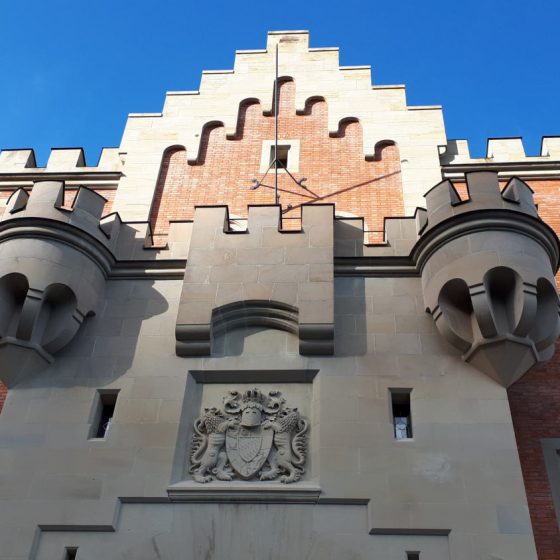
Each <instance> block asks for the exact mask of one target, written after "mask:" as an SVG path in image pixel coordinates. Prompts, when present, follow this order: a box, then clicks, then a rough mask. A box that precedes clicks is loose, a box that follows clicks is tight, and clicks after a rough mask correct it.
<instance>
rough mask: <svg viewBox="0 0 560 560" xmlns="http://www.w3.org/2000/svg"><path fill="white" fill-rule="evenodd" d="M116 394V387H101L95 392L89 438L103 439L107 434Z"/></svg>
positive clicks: (111, 419)
mask: <svg viewBox="0 0 560 560" xmlns="http://www.w3.org/2000/svg"><path fill="white" fill-rule="evenodd" d="M118 394H119V390H118V389H109V390H105V389H103V390H99V391H98V392H97V395H96V400H95V403H94V412H93V421H92V424H91V428H90V433H89V439H105V438H106V437H107V435H108V434H109V428H110V427H111V422H112V421H113V416H114V414H115V406H116V404H117V396H118Z"/></svg>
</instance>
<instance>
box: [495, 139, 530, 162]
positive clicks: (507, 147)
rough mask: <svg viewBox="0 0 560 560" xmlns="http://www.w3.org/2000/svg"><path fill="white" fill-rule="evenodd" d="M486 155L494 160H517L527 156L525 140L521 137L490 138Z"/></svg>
mask: <svg viewBox="0 0 560 560" xmlns="http://www.w3.org/2000/svg"><path fill="white" fill-rule="evenodd" d="M486 157H487V158H489V159H493V160H494V161H517V160H520V159H523V158H525V157H526V155H525V148H524V147H523V140H522V139H521V138H520V137H519V138H489V139H488V143H487V147H486Z"/></svg>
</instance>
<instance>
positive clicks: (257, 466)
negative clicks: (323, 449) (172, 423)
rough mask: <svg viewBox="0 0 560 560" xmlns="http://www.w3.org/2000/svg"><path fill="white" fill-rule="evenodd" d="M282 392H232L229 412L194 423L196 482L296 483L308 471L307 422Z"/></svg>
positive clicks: (212, 412)
mask: <svg viewBox="0 0 560 560" xmlns="http://www.w3.org/2000/svg"><path fill="white" fill-rule="evenodd" d="M284 404H285V399H284V397H282V395H281V393H280V392H279V391H270V392H269V393H268V395H265V394H263V393H261V392H260V391H259V390H258V389H251V390H249V391H245V393H243V394H241V393H240V392H238V391H229V393H228V394H227V395H226V396H225V397H224V399H223V410H220V409H218V408H215V407H213V408H205V409H204V413H203V414H202V415H201V416H200V417H199V418H198V419H197V420H196V421H195V423H194V427H193V429H194V433H193V438H192V444H191V452H190V468H189V472H190V473H192V477H193V480H194V481H195V482H201V483H205V482H211V481H212V480H214V479H217V480H224V481H228V480H233V479H235V478H241V479H243V480H250V479H254V478H258V479H260V480H275V479H279V481H280V482H283V483H286V484H287V483H290V482H297V481H298V480H300V478H301V475H302V474H303V473H304V472H305V468H304V465H305V459H306V455H307V429H308V422H307V420H306V419H305V418H304V417H303V416H302V415H301V414H300V413H299V411H298V409H297V408H288V407H286V406H284Z"/></svg>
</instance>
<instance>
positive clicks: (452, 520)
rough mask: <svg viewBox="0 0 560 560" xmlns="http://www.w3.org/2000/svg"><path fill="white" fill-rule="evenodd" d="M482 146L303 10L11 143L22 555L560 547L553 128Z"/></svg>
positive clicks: (4, 206)
mask: <svg viewBox="0 0 560 560" xmlns="http://www.w3.org/2000/svg"><path fill="white" fill-rule="evenodd" d="M276 45H278V47H279V57H280V76H282V78H281V81H282V85H281V88H280V112H279V119H278V122H279V124H280V128H281V131H280V132H281V134H280V140H281V141H284V142H285V144H289V148H287V147H285V148H284V149H283V150H282V152H283V153H282V160H283V161H286V165H287V167H288V169H291V170H294V181H292V180H291V178H290V177H289V176H288V175H287V174H286V173H284V172H279V173H278V183H277V185H275V183H274V171H272V173H270V174H269V175H268V177H267V178H265V179H261V175H259V174H258V170H259V169H260V168H262V167H263V165H264V167H266V165H267V163H266V162H268V161H269V159H268V158H269V157H270V154H269V150H270V145H271V140H272V139H273V137H274V121H275V119H274V118H270V116H271V115H268V116H263V114H262V113H263V112H270V109H271V108H272V100H273V94H272V92H273V86H274V58H275V57H274V55H275V46H276ZM244 101H245V102H247V107H243V111H244V112H243V113H242V114H240V103H243V102H244ZM315 101H317V104H314V102H315ZM251 103H252V105H251ZM257 104H258V105H257ZM312 105H313V108H312V110H310V109H311V106H312ZM238 122H239V125H240V128H239V130H236V127H237V124H238ZM218 127H219V128H218ZM210 129H212V131H210ZM335 129H336V130H335ZM329 130H331V131H332V132H333V134H334V132H336V134H334V135H335V136H336V137H334V138H330V137H329V136H328V134H329ZM207 133H209V136H208V135H207ZM202 140H204V144H201V141H202ZM235 142H238V143H237V144H235ZM201 145H202V146H204V149H203V150H202V151H200V146H201ZM199 151H200V154H199ZM201 155H203V156H204V157H199V156H201ZM489 155H490V156H491V157H487V158H486V157H485V158H480V159H471V156H470V153H469V147H468V143H467V141H465V140H455V141H451V140H450V141H448V142H446V140H445V133H444V128H443V120H442V115H441V108H440V107H439V106H420V107H407V104H406V96H405V89H404V86H376V85H371V69H370V67H369V66H361V67H357V66H356V67H340V61H339V51H338V49H320V48H309V34H308V32H307V31H295V32H272V33H270V34H269V36H268V39H267V49H266V50H256V51H238V52H237V54H236V60H235V65H234V70H233V71H232V70H228V71H210V72H204V74H203V77H202V84H201V90H200V92H169V93H168V95H167V97H166V100H165V106H164V110H163V113H162V114H159V113H150V114H131V115H130V116H129V120H128V123H127V127H126V130H125V133H124V137H123V140H122V144H121V146H120V147H118V148H106V149H104V150H103V151H102V153H101V156H100V158H99V162H98V165H97V166H86V160H85V156H84V154H83V151H82V150H81V149H79V148H70V149H62V150H53V152H52V154H51V158H50V159H49V163H48V164H47V166H46V167H44V168H37V167H36V162H35V160H34V156H33V151H32V150H17V151H11V152H10V151H4V152H1V153H0V201H1V202H0V380H1V381H3V382H4V384H5V385H7V386H8V387H9V390H7V389H6V388H5V385H2V384H1V383H0V409H2V406H3V409H2V416H1V417H0V463H1V464H2V475H1V477H0V478H1V481H0V482H1V484H0V543H2V544H1V545H0V560H12V559H13V558H18V559H23V558H30V559H33V560H51V559H52V558H62V557H63V556H65V555H66V556H68V557H70V556H73V555H74V551H75V552H76V554H75V556H76V558H84V559H85V558H106V559H107V560H115V559H117V558H140V557H142V558H144V557H146V558H148V557H150V558H151V557H152V556H153V554H152V552H153V551H155V554H156V556H158V557H161V558H166V559H169V558H180V557H188V558H200V557H207V558H213V559H215V560H223V559H225V558H228V559H232V560H238V559H241V558H249V557H258V558H270V560H284V559H285V558H314V559H315V558H317V559H318V558H321V559H323V558H325V559H327V558H331V557H332V558H335V557H336V558H340V559H347V558H352V559H355V560H365V559H369V558H373V557H375V558H391V559H395V560H404V559H405V558H412V557H414V558H417V557H418V555H419V557H420V558H422V559H424V558H426V559H428V558H430V559H431V560H459V559H460V560H480V559H482V558H484V559H486V558H494V557H496V558H497V557H500V558H502V557H504V558H505V557H507V558H508V559H509V560H536V559H537V557H538V554H537V552H536V550H535V540H536V542H537V548H539V549H540V550H539V552H542V550H545V555H544V556H543V559H544V558H545V557H546V555H547V554H548V555H551V554H552V556H554V557H556V556H557V554H556V552H557V551H560V538H558V536H557V533H558V527H557V523H556V517H555V516H554V512H555V511H556V512H560V505H559V504H560V499H559V500H556V498H557V496H555V490H554V488H556V487H558V488H560V483H558V484H556V482H558V481H556V482H554V477H555V476H557V474H558V472H557V471H558V468H557V467H558V464H557V463H558V460H557V459H558V457H557V452H556V451H557V450H558V447H560V439H559V438H557V437H556V436H557V435H558V434H557V432H558V430H559V429H560V422H558V421H557V420H555V417H554V416H555V415H554V414H551V411H554V410H556V409H557V408H558V406H559V402H560V400H559V398H558V395H560V391H558V387H557V386H556V385H557V384H558V381H559V376H558V364H559V362H558V359H556V360H554V359H551V358H552V356H553V353H554V348H555V341H556V339H557V338H558V336H559V334H560V315H559V313H558V311H559V309H560V300H559V298H558V294H557V290H556V285H555V274H556V273H557V271H558V265H559V261H560V241H559V240H558V238H557V236H556V234H555V233H554V230H553V228H556V231H560V230H559V228H560V220H559V218H558V215H560V210H559V208H560V203H559V200H560V199H559V196H560V185H559V183H558V179H557V178H556V179H554V177H555V176H556V175H558V172H559V170H560V159H558V156H559V155H560V141H559V137H546V138H543V144H542V150H541V156H537V157H527V156H526V155H525V154H524V153H522V142H521V140H520V139H492V141H491V142H489ZM508 157H511V158H519V159H518V160H517V161H503V158H508ZM364 158H365V161H364ZM555 158H557V159H556V160H555ZM125 160H126V165H125ZM296 160H297V161H296ZM296 169H297V171H296ZM261 172H263V170H262V169H261ZM545 173H546V174H548V175H545ZM554 174H556V175H554ZM253 177H255V179H253ZM304 177H305V178H304ZM535 177H536V178H537V179H539V180H535ZM542 177H545V178H546V179H545V180H540V178H542ZM430 185H435V186H434V187H433V188H432V189H430V190H428V187H429V186H430ZM275 186H277V187H278V190H277V192H276V194H278V195H279V199H277V198H276V197H275V196H274V195H275V191H274V187H275ZM533 190H534V192H533ZM68 191H70V192H68ZM426 191H427V192H426ZM424 193H425V198H423V196H421V195H424ZM114 194H116V195H117V201H116V204H115V205H114V206H113V207H111V202H112V201H113V195H114ZM65 195H66V196H65ZM102 195H104V196H102ZM106 199H108V202H107V200H106ZM273 201H277V202H278V203H277V204H273V203H272V202H273ZM537 202H538V204H539V207H540V209H541V216H539V215H538V214H537V204H536V203H537ZM421 206H425V207H421ZM104 212H110V213H109V214H107V215H104ZM541 218H542V219H541ZM382 220H383V221H382ZM547 220H548V221H549V222H550V223H549V224H547V223H545V222H546V221H547ZM548 360H549V361H548ZM547 361H548V362H547ZM544 362H547V363H546V364H545V363H544ZM541 363H542V365H539V364H541ZM528 370H531V371H528ZM535 374H536V376H537V377H535ZM535 379H537V382H536V383H535ZM512 384H513V388H512V389H510V393H509V394H510V395H511V394H512V391H513V392H516V393H517V396H516V400H513V401H512V399H511V398H510V400H509V403H508V387H510V386H511V385H512ZM6 393H7V398H6ZM4 400H5V402H4ZM3 402H4V405H3ZM512 402H513V403H514V405H515V406H512V407H510V403H512ZM288 405H289V407H288ZM543 438H544V439H543ZM541 443H542V445H543V449H544V450H545V456H544V458H545V461H546V472H545V471H544V470H543V469H544V468H545V467H543V466H542V464H541V463H542V459H543V457H542V454H541V452H540V450H541V447H540V446H541ZM518 450H519V451H520V456H518ZM519 458H521V464H520V461H519ZM524 475H525V480H524ZM559 480H560V479H559ZM549 486H550V487H552V493H551V492H550V488H549ZM555 501H557V502H558V503H553V502H555ZM528 504H529V506H530V513H531V517H532V518H533V525H531V518H530V516H529V508H528V507H527V505H528ZM555 505H556V508H555V507H554V506H555ZM535 520H536V521H535ZM543 528H544V529H543ZM249 533H250V534H251V535H256V538H255V539H249V540H248V539H247V535H248V534H249ZM543 535H544V537H543ZM539 540H540V541H539ZM249 541H250V542H249ZM543 542H544V545H543ZM253 545H254V546H253ZM75 549H77V550H75ZM552 556H551V557H552Z"/></svg>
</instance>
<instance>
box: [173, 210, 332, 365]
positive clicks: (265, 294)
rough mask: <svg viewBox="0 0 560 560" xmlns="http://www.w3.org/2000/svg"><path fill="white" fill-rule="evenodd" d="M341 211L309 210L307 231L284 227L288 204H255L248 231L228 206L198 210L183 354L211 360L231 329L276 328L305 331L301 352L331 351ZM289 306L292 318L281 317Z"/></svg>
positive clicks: (183, 313) (182, 314)
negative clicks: (221, 333) (237, 226)
mask: <svg viewBox="0 0 560 560" xmlns="http://www.w3.org/2000/svg"><path fill="white" fill-rule="evenodd" d="M333 218H334V206H333V205H331V204H325V205H319V204H318V205H307V206H306V205H304V206H303V207H302V229H301V231H295V232H292V231H290V232H283V231H281V230H280V224H281V215H280V207H279V206H276V205H273V206H250V207H249V218H248V225H247V229H246V230H245V231H232V230H230V229H229V215H228V209H227V207H226V206H214V207H198V208H197V209H196V213H195V218H194V223H193V231H192V238H191V243H190V247H189V254H188V258H187V268H186V270H185V279H184V283H183V291H182V294H181V301H180V305H179V313H178V316H177V326H176V331H175V332H176V339H177V354H178V355H180V356H192V355H209V354H211V352H212V340H213V337H214V335H215V334H216V333H217V332H218V330H219V328H220V324H222V323H223V322H224V321H225V320H226V319H227V321H228V324H229V325H230V327H231V328H238V327H247V326H259V325H260V326H262V325H268V326H270V325H274V326H275V327H276V328H280V329H283V330H288V331H290V332H295V333H298V335H299V339H300V353H302V354H331V353H332V352H333V337H334V292H333V277H334V268H333V243H334V241H333V237H334V234H333V222H334V219H333ZM286 309H289V310H290V313H289V316H290V317H292V319H291V320H290V321H285V320H280V319H279V318H278V317H279V316H280V315H281V316H282V317H284V315H285V313H284V312H285V310H286Z"/></svg>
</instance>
